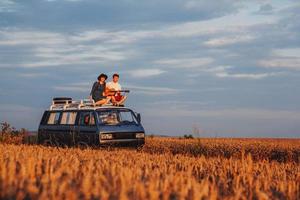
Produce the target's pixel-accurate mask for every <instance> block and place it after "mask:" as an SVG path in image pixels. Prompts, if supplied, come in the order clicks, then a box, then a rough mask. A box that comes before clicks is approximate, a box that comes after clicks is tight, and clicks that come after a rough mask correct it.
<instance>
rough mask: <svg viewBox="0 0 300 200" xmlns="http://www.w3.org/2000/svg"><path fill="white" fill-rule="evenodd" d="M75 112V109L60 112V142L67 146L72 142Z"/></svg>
mask: <svg viewBox="0 0 300 200" xmlns="http://www.w3.org/2000/svg"><path fill="white" fill-rule="evenodd" d="M76 116H77V112H76V111H64V112H62V116H61V120H60V125H61V131H62V136H61V139H62V142H63V144H65V145H67V146H71V145H73V144H74V132H75V121H76Z"/></svg>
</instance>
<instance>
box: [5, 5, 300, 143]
mask: <svg viewBox="0 0 300 200" xmlns="http://www.w3.org/2000/svg"><path fill="white" fill-rule="evenodd" d="M299 19H300V3H299V1H296V0H286V1H283V0H281V1H279V0H278V1H275V0H274V1H270V0H260V1H258V0H254V1H251V2H250V1H237V0H220V1H204V0H198V1H197V0H185V1H183V0H164V1H158V0H153V1H134V0H116V1H109V0H26V1H23V0H1V1H0V61H1V62H0V121H8V122H10V123H11V124H12V125H14V126H15V127H17V128H20V127H25V128H27V129H31V130H35V129H37V127H38V123H39V120H40V117H41V115H42V112H43V110H44V109H46V108H47V107H48V106H49V104H50V102H51V98H52V97H53V96H71V97H73V98H77V99H78V98H85V97H87V96H88V94H89V91H90V88H91V86H92V84H93V82H94V81H95V80H96V77H97V76H98V74H99V73H102V72H105V73H107V74H108V75H110V76H111V75H112V74H113V73H115V72H118V73H119V74H120V75H121V84H122V85H123V88H127V89H130V90H131V94H130V96H129V99H128V102H127V103H128V106H130V107H132V108H134V109H135V110H136V111H138V112H141V114H142V119H143V123H144V125H145V128H146V131H147V132H148V133H151V134H164V135H183V134H189V133H192V130H193V128H196V129H198V130H199V131H200V135H201V136H203V137H215V136H218V137H299V135H300V123H299V121H300V104H299V102H300V89H299V85H300V20H299Z"/></svg>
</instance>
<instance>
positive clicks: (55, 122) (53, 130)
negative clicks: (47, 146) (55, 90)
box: [44, 111, 63, 145]
mask: <svg viewBox="0 0 300 200" xmlns="http://www.w3.org/2000/svg"><path fill="white" fill-rule="evenodd" d="M60 119H61V112H60V111H53V112H50V113H49V118H48V120H47V127H46V128H45V130H44V132H46V133H47V134H48V135H49V140H50V141H51V143H52V144H54V145H57V144H61V143H62V140H63V130H61V127H60Z"/></svg>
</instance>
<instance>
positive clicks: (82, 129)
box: [76, 111, 97, 145]
mask: <svg viewBox="0 0 300 200" xmlns="http://www.w3.org/2000/svg"><path fill="white" fill-rule="evenodd" d="M96 133H97V126H96V120H95V115H94V112H93V111H80V112H79V120H78V129H77V137H76V138H77V143H78V144H85V145H91V144H94V143H95V141H94V138H95V135H96Z"/></svg>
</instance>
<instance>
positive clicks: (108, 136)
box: [101, 134, 113, 140]
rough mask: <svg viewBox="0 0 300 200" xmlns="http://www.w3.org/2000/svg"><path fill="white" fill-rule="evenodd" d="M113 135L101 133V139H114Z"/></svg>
mask: <svg viewBox="0 0 300 200" xmlns="http://www.w3.org/2000/svg"><path fill="white" fill-rule="evenodd" d="M112 138H113V136H112V134H101V139H102V140H109V139H112Z"/></svg>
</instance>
